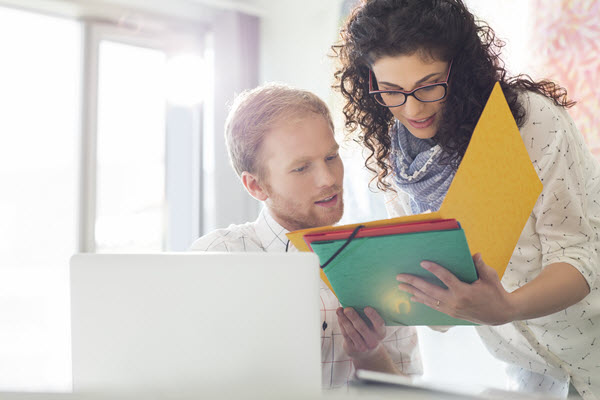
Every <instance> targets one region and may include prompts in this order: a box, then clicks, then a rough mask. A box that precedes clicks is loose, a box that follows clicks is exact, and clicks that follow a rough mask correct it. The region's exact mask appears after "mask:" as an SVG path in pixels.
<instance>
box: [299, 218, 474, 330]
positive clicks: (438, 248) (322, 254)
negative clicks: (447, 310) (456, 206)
mask: <svg viewBox="0 0 600 400" xmlns="http://www.w3.org/2000/svg"><path fill="white" fill-rule="evenodd" d="M344 243H346V239H340V240H324V241H314V242H312V243H311V246H312V249H313V251H314V252H315V253H316V254H317V255H318V256H319V260H320V261H321V265H322V264H324V263H325V262H326V261H327V260H329V259H330V258H331V256H332V255H333V254H334V253H335V252H336V251H337V250H338V249H339V248H340V247H341V246H343V245H344ZM423 260H428V261H433V262H435V263H437V264H439V265H441V266H443V267H444V268H446V269H448V270H450V271H451V272H452V273H453V274H454V275H455V276H456V277H457V278H458V279H460V280H462V281H464V282H467V283H472V282H474V281H476V280H477V272H476V270H475V265H474V264H473V259H472V257H471V253H470V251H469V246H468V244H467V239H466V237H465V233H464V231H463V230H462V228H459V229H450V230H440V231H427V232H414V233H402V234H396V235H385V236H371V237H362V238H354V239H352V240H351V241H350V242H349V243H348V245H347V246H346V247H345V248H344V249H343V250H342V251H341V252H340V254H338V255H337V256H336V257H335V258H334V259H333V260H331V262H330V263H329V264H328V265H327V266H326V267H325V268H324V269H323V272H324V273H325V275H327V279H329V282H330V283H331V286H332V287H333V290H334V291H335V294H336V295H337V297H338V299H339V301H340V303H341V304H342V307H353V308H354V309H355V310H356V311H357V312H359V313H360V314H361V315H362V317H363V318H364V319H365V320H366V321H368V318H367V317H366V316H365V315H364V312H363V309H364V308H365V307H366V306H371V307H373V308H374V309H375V310H377V312H378V313H379V314H380V315H381V317H382V318H383V319H384V320H385V323H386V325H476V324H475V323H473V322H469V321H464V320H461V319H456V318H453V317H451V316H449V315H447V314H444V313H442V312H440V311H438V310H435V309H432V308H430V307H428V306H426V305H424V304H421V303H416V302H411V301H410V296H411V295H410V294H409V293H406V292H403V291H401V290H400V289H398V281H396V275H397V274H399V273H406V274H412V275H417V276H419V277H421V278H423V279H425V280H427V281H429V282H431V283H434V284H436V285H438V286H441V287H444V288H446V285H444V284H443V283H442V281H440V280H439V279H438V278H437V277H436V276H435V275H433V274H432V273H431V272H429V271H427V270H425V269H423V268H422V267H421V266H420V263H421V261H423Z"/></svg>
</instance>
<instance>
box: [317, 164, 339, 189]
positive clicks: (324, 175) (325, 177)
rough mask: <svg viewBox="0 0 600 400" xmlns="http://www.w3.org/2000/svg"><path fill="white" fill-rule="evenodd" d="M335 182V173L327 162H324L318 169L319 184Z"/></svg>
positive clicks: (332, 183) (323, 185)
mask: <svg viewBox="0 0 600 400" xmlns="http://www.w3.org/2000/svg"><path fill="white" fill-rule="evenodd" d="M334 184H335V175H334V173H333V171H332V169H331V168H330V167H329V165H327V164H323V165H322V166H321V167H320V168H319V171H318V175H317V186H318V187H325V186H333V185H334Z"/></svg>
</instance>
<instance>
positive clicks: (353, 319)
mask: <svg viewBox="0 0 600 400" xmlns="http://www.w3.org/2000/svg"><path fill="white" fill-rule="evenodd" d="M364 311H365V314H366V315H367V317H368V318H369V320H370V326H369V324H367V322H365V321H364V320H363V319H362V318H361V317H360V315H359V314H358V313H357V312H356V310H354V308H352V307H347V308H342V307H340V308H338V309H337V311H336V313H337V317H338V323H339V326H340V330H341V331H342V336H343V337H344V350H345V351H346V353H347V354H348V355H349V356H350V357H352V358H353V359H363V358H367V357H370V356H371V355H373V354H374V353H376V352H377V350H378V348H379V346H380V345H381V341H382V340H383V339H384V338H385V333H386V328H385V322H384V321H383V318H381V316H380V315H379V314H378V313H377V311H375V309H373V308H371V307H366V308H365V310H364Z"/></svg>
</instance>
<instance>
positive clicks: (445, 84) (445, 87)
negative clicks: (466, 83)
mask: <svg viewBox="0 0 600 400" xmlns="http://www.w3.org/2000/svg"><path fill="white" fill-rule="evenodd" d="M452 61H453V60H450V65H449V66H448V75H446V80H444V81H443V82H436V83H431V84H429V85H423V86H419V87H418V88H416V89H413V90H411V91H410V92H405V91H403V90H373V71H372V70H371V69H369V94H370V95H372V96H373V97H374V98H375V101H376V102H377V104H379V105H382V106H384V107H387V108H394V107H400V106H403V105H404V104H406V101H407V100H408V97H409V96H412V97H414V98H415V99H417V100H419V101H420V102H421V103H435V102H436V101H440V100H443V99H444V98H445V97H446V95H447V94H448V79H449V78H450V71H452ZM433 86H442V87H443V88H444V95H443V96H442V97H440V98H439V99H437V100H421V99H419V98H418V97H417V96H415V92H416V91H417V90H421V89H423V88H428V87H433ZM381 93H401V94H403V95H404V101H403V102H402V103H401V104H397V105H394V106H388V105H387V104H384V103H382V102H381V101H379V100H377V96H376V95H377V94H381Z"/></svg>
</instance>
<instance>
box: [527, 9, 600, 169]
mask: <svg viewBox="0 0 600 400" xmlns="http://www.w3.org/2000/svg"><path fill="white" fill-rule="evenodd" d="M533 3H534V4H533V5H532V6H533V7H532V10H533V12H532V13H531V16H532V23H533V24H532V37H531V45H532V46H531V48H532V53H531V63H532V66H533V67H534V69H535V71H536V75H537V76H538V77H542V76H543V77H548V78H550V79H552V80H554V81H555V82H558V83H559V84H560V85H561V86H563V87H565V88H566V89H567V91H568V95H569V98H571V99H573V100H576V101H577V105H575V106H574V107H573V108H571V109H570V110H569V113H570V115H571V117H572V118H573V120H574V121H575V124H576V125H577V127H578V128H579V130H580V131H581V133H582V134H583V135H584V136H585V138H586V140H587V143H588V145H589V146H590V148H591V150H592V152H593V153H594V155H596V157H598V158H600V129H599V128H600V112H599V111H600V86H599V85H600V1H597V0H550V1H549V0H533Z"/></svg>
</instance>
